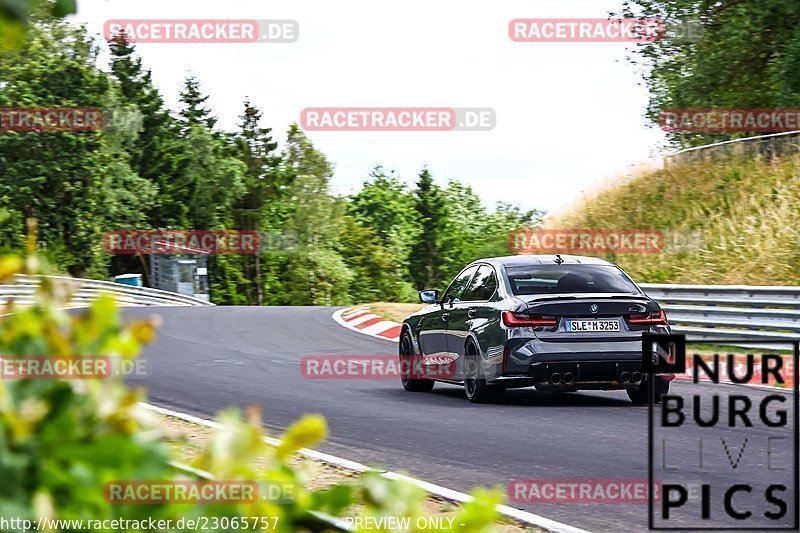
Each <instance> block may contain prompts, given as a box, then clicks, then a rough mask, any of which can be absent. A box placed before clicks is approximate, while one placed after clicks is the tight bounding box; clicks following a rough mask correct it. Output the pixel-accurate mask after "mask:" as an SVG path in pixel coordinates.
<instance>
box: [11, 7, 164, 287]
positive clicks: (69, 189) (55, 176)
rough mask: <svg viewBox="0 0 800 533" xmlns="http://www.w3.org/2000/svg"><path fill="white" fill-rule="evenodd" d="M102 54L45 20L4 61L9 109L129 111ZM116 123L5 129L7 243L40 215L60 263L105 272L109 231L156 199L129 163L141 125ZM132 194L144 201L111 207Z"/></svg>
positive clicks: (79, 34) (73, 31)
mask: <svg viewBox="0 0 800 533" xmlns="http://www.w3.org/2000/svg"><path fill="white" fill-rule="evenodd" d="M97 53H98V50H97V48H96V47H95V45H94V43H93V40H92V39H91V37H89V36H88V35H87V33H86V31H85V30H84V29H82V28H77V27H72V26H69V25H66V24H64V23H43V24H40V25H37V26H36V27H35V28H32V29H30V30H29V32H28V37H27V40H26V42H25V44H24V45H23V47H22V48H21V49H20V50H17V51H11V52H7V53H6V54H5V56H4V59H3V61H2V62H0V82H1V83H2V84H3V86H4V89H3V91H1V92H0V107H15V106H20V105H24V106H25V107H92V108H100V109H113V108H115V107H117V108H119V110H120V111H121V112H122V111H126V108H125V107H124V105H122V104H121V96H120V95H119V93H118V90H117V87H116V86H115V84H114V82H113V80H112V79H111V78H110V76H109V75H108V74H106V73H104V72H102V71H100V70H99V69H98V68H97ZM127 111H132V110H131V109H127ZM123 114H124V113H120V115H119V116H122V115H123ZM133 115H135V113H133ZM119 116H118V118H119ZM107 126H108V127H105V128H104V129H103V130H102V131H90V132H67V131H61V132H54V131H29V132H4V134H3V135H0V208H1V207H5V209H6V210H7V211H8V212H9V217H8V220H7V223H6V224H5V226H4V227H3V229H2V230H0V232H1V233H0V235H2V237H3V238H2V240H3V242H5V243H7V244H8V245H9V246H10V247H12V248H16V249H20V247H21V245H22V235H23V234H24V231H23V221H24V220H25V219H27V218H35V219H37V220H38V221H39V230H40V238H41V241H42V242H43V243H44V244H46V253H47V255H48V257H49V259H50V260H51V261H53V263H54V264H56V265H58V266H59V267H60V268H62V269H67V270H69V271H70V272H72V273H75V274H82V275H91V276H104V275H105V274H106V262H107V257H106V256H105V254H104V253H103V252H102V247H101V243H102V232H103V231H104V229H107V228H108V227H109V226H111V225H114V224H127V223H135V222H137V221H141V220H142V213H143V212H146V211H147V209H148V208H149V205H150V202H151V201H152V190H151V189H150V188H148V186H147V184H146V183H143V182H142V181H141V180H140V179H139V177H138V176H137V175H136V174H135V172H133V170H132V169H131V168H130V163H129V161H130V157H129V153H128V150H129V148H130V146H131V143H132V142H133V141H134V140H135V138H136V136H137V135H138V128H137V127H136V126H135V124H134V125H127V126H122V127H119V126H120V124H113V123H112V124H110V125H107ZM125 190H127V191H129V192H131V193H134V194H136V193H139V194H141V197H140V198H139V200H137V202H136V203H129V204H127V205H115V206H113V207H110V206H109V205H108V203H109V202H116V201H120V200H123V199H124V198H123V197H124V195H125V194H126V192H125Z"/></svg>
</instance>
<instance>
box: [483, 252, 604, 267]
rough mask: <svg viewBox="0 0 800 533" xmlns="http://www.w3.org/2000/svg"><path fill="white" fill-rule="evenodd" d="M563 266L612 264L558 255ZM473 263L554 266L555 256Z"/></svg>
mask: <svg viewBox="0 0 800 533" xmlns="http://www.w3.org/2000/svg"><path fill="white" fill-rule="evenodd" d="M559 256H560V257H561V259H562V260H563V263H561V264H564V265H613V264H614V263H612V262H610V261H606V260H605V259H600V258H599V257H590V256H585V255H566V254H559ZM473 262H474V263H491V264H493V265H494V266H504V267H517V266H529V265H555V264H559V263H557V262H556V256H555V254H553V255H508V256H505V257H489V258H486V259H478V260H477V261H473Z"/></svg>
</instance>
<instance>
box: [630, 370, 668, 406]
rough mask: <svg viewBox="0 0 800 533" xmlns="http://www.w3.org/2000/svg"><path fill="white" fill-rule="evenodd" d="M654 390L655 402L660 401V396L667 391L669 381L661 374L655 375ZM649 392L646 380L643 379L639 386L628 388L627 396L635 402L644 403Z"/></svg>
mask: <svg viewBox="0 0 800 533" xmlns="http://www.w3.org/2000/svg"><path fill="white" fill-rule="evenodd" d="M655 380H656V383H655V385H656V390H655V393H656V394H655V403H661V396H663V395H664V394H668V393H669V381H667V380H666V379H664V378H662V377H661V376H655ZM648 394H649V391H648V386H647V381H646V380H643V381H642V382H641V384H639V387H638V388H636V389H628V398H630V399H631V402H633V403H635V404H645V403H647V401H648V397H647V395H648Z"/></svg>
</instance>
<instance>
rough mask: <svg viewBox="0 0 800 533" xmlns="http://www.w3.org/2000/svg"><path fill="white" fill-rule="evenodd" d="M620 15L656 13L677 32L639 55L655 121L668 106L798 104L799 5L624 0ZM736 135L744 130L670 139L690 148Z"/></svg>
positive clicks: (777, 0)
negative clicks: (690, 146)
mask: <svg viewBox="0 0 800 533" xmlns="http://www.w3.org/2000/svg"><path fill="white" fill-rule="evenodd" d="M622 14H623V15H627V16H644V17H654V18H659V19H661V20H664V21H665V23H666V25H667V28H668V29H669V28H672V29H674V30H675V31H669V32H668V33H667V37H666V38H664V39H660V40H658V41H655V42H652V43H647V44H643V45H640V46H639V48H638V49H637V50H636V54H635V62H637V63H639V64H640V65H641V66H642V72H643V75H644V80H645V82H646V84H647V87H648V89H649V90H650V103H649V105H648V110H647V114H648V116H649V117H650V119H651V120H652V121H653V122H656V123H657V122H658V117H659V111H660V110H661V109H666V108H700V109H708V108H760V109H763V108H797V107H800V3H798V2H787V1H785V0H721V1H720V0H626V1H625V2H624V8H623V11H622ZM691 24H694V25H695V27H694V28H692V26H690V25H691ZM690 28H691V29H692V31H691V32H690V31H685V30H687V29H690ZM735 135H742V134H708V133H705V134H691V135H690V134H686V133H674V134H671V138H672V140H673V141H674V142H675V143H676V144H679V145H687V146H688V145H700V144H706V143H709V142H714V141H716V140H723V139H727V138H731V137H733V136H735Z"/></svg>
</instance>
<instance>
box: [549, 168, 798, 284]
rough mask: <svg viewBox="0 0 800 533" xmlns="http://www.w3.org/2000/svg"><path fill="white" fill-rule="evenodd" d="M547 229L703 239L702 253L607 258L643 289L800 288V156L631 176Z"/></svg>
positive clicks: (699, 248) (553, 220)
mask: <svg viewBox="0 0 800 533" xmlns="http://www.w3.org/2000/svg"><path fill="white" fill-rule="evenodd" d="M546 225H547V226H548V227H551V228H570V229H615V230H619V229H658V230H667V231H668V232H670V233H672V234H674V235H676V239H680V236H681V235H684V233H683V232H687V233H688V232H695V233H694V234H695V239H697V238H698V237H699V240H700V243H699V246H695V247H694V249H688V250H686V249H684V250H680V249H678V250H676V249H671V250H669V251H665V252H664V253H657V254H616V255H614V254H609V255H608V256H606V257H607V259H610V260H612V261H614V262H616V263H617V264H619V265H620V266H621V267H622V268H624V269H625V270H627V271H628V272H629V273H630V274H631V275H632V276H633V277H634V278H635V279H636V280H637V281H640V282H654V283H657V282H662V283H704V284H705V283H708V284H738V283H743V284H749V285H800V156H790V157H783V158H780V159H775V160H771V161H766V160H753V159H743V158H732V159H727V160H721V161H710V162H704V163H693V164H685V165H680V166H671V167H669V168H666V169H663V170H651V171H646V172H643V173H641V174H638V175H636V176H633V177H623V178H620V179H619V180H616V181H614V182H612V183H611V184H609V185H608V186H606V187H604V188H603V189H601V190H599V191H597V192H596V193H594V194H592V195H590V196H589V197H588V198H587V199H586V200H585V201H584V202H583V203H582V204H580V205H576V206H575V207H574V208H572V209H570V210H567V211H566V212H564V213H562V214H560V215H557V216H555V217H553V218H551V219H549V220H548V221H547V223H546ZM695 242H696V240H695ZM690 248H691V247H690Z"/></svg>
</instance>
